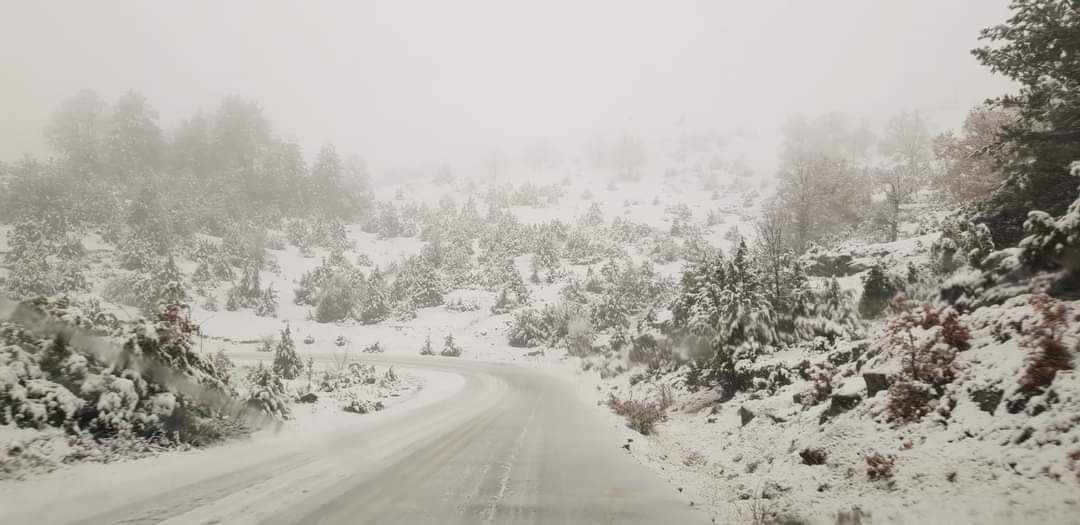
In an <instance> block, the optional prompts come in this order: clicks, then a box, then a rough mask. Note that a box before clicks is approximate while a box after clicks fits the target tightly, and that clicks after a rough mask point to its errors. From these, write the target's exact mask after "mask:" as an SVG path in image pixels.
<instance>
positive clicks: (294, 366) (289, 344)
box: [271, 326, 304, 379]
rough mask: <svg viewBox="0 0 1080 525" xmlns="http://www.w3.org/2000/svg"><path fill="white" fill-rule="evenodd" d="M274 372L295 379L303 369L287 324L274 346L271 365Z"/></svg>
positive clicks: (285, 377)
mask: <svg viewBox="0 0 1080 525" xmlns="http://www.w3.org/2000/svg"><path fill="white" fill-rule="evenodd" d="M271 369H272V370H273V372H274V374H276V375H278V376H281V377H282V378H284V379H296V378H297V377H300V373H301V372H303V370H304V363H303V361H301V360H300V356H299V355H298V354H297V353H296V343H294V342H293V339H292V331H291V330H290V329H289V327H288V326H286V327H285V329H284V330H282V331H281V340H279V341H278V344H277V346H276V347H275V348H274V362H273V365H271Z"/></svg>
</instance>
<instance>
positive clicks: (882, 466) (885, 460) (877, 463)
mask: <svg viewBox="0 0 1080 525" xmlns="http://www.w3.org/2000/svg"><path fill="white" fill-rule="evenodd" d="M895 470H896V457H895V456H886V455H884V454H881V453H878V452H874V453H872V454H867V455H866V475H867V477H869V478H870V480H871V481H877V480H879V479H889V478H891V477H893V474H894V471H895Z"/></svg>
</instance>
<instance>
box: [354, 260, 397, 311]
mask: <svg viewBox="0 0 1080 525" xmlns="http://www.w3.org/2000/svg"><path fill="white" fill-rule="evenodd" d="M365 291H366V293H364V295H363V296H362V297H361V298H360V305H359V308H360V322H361V323H364V324H373V323H377V322H379V321H382V320H384V319H387V318H388V317H389V316H390V313H391V304H390V289H389V286H388V285H387V283H386V280H385V279H384V278H383V275H382V272H380V271H379V269H378V268H374V269H372V270H371V275H369V276H368V280H367V286H366V287H365Z"/></svg>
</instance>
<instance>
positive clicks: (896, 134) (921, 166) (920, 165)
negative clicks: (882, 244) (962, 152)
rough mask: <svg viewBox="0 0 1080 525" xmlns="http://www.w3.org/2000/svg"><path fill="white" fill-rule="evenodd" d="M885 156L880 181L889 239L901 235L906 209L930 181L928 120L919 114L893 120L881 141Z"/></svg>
mask: <svg viewBox="0 0 1080 525" xmlns="http://www.w3.org/2000/svg"><path fill="white" fill-rule="evenodd" d="M881 153H882V154H884V155H885V156H886V157H887V159H888V163H887V164H886V165H885V166H884V167H882V168H881V169H879V170H878V174H877V178H878V183H879V185H880V187H881V190H882V191H883V193H884V194H885V210H884V214H883V217H882V219H883V222H884V223H885V226H886V228H887V230H886V231H887V234H888V239H889V240H890V241H895V240H897V238H898V237H899V234H900V222H901V220H902V219H903V217H902V212H903V206H905V205H906V204H908V203H909V202H911V200H912V198H913V197H914V195H915V193H916V192H918V191H919V189H920V188H922V187H923V185H925V184H926V183H927V182H929V180H930V173H931V171H930V170H931V161H932V159H933V152H932V150H931V142H930V131H929V129H928V128H927V124H926V120H925V119H924V118H923V117H922V115H920V114H919V113H918V112H916V111H905V112H902V113H900V114H898V115H896V116H894V117H893V118H892V119H890V120H889V123H888V125H887V126H886V128H885V135H884V136H883V137H882V141H881Z"/></svg>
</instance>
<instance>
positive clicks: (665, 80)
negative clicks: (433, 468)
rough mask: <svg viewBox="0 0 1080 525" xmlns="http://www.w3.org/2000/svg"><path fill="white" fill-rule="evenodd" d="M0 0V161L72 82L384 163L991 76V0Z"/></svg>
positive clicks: (943, 87)
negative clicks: (233, 110)
mask: <svg viewBox="0 0 1080 525" xmlns="http://www.w3.org/2000/svg"><path fill="white" fill-rule="evenodd" d="M0 4H4V5H3V7H2V8H0V12H2V15H0V73H2V75H3V76H2V81H0V158H2V159H11V158H14V157H16V156H18V155H19V154H21V153H22V152H25V151H35V152H40V151H41V148H42V146H41V127H42V125H43V123H44V121H45V120H46V118H47V116H48V114H49V112H50V111H51V110H52V109H53V108H55V107H56V105H57V104H58V103H59V102H60V101H61V100H62V99H64V98H65V97H67V96H70V95H71V94H73V93H74V92H76V91H77V90H79V89H81V88H91V89H95V90H97V91H99V92H100V93H101V94H102V95H103V96H105V97H106V98H109V99H112V98H115V97H116V96H117V95H119V94H120V93H122V92H123V91H125V90H127V89H135V90H137V91H140V92H142V93H143V94H144V95H146V96H147V97H148V98H149V99H150V100H151V102H152V103H153V104H154V105H155V107H157V109H158V110H159V111H160V112H161V114H162V117H163V123H164V124H166V125H171V124H173V123H174V122H175V121H176V120H177V119H178V118H179V117H182V116H185V115H187V114H189V113H191V112H192V111H194V110H195V109H197V108H199V107H205V108H208V109H213V107H215V106H216V104H217V102H218V100H220V98H221V97H222V96H224V95H226V94H231V93H238V94H243V95H246V96H250V97H253V98H256V99H258V100H259V101H261V102H262V104H263V106H264V107H265V108H266V110H267V112H268V113H269V115H270V116H271V118H272V119H273V121H274V123H275V125H276V127H277V129H278V130H279V131H282V132H285V133H286V134H288V135H290V136H293V137H295V138H296V139H298V140H300V141H301V143H302V144H304V146H305V147H306V148H308V149H312V148H314V147H316V146H317V145H318V144H320V143H322V142H324V141H332V142H335V143H336V144H337V145H338V149H339V151H343V152H349V153H359V154H361V155H362V156H364V157H365V158H367V159H368V160H369V161H370V162H372V163H373V164H374V165H375V166H376V167H380V166H381V167H385V166H392V165H399V164H409V163H419V162H433V161H438V160H441V159H451V160H460V159H466V158H475V157H476V156H479V155H481V154H483V153H484V152H487V151H490V150H492V149H493V148H496V147H498V148H501V149H503V150H504V151H507V152H509V153H514V152H516V151H517V149H518V148H519V147H520V145H521V144H522V143H525V142H527V141H530V140H532V139H535V138H543V137H547V138H551V139H554V140H555V141H557V142H560V143H570V144H576V143H579V142H580V141H581V140H583V139H584V138H585V137H587V136H589V135H591V134H593V132H594V131H597V130H615V129H627V128H629V129H636V130H640V131H642V132H646V133H656V131H657V130H659V129H661V128H666V127H669V126H671V124H672V123H673V122H674V121H675V120H677V119H678V118H679V117H680V116H683V115H687V116H689V117H690V118H691V120H692V121H693V122H694V123H696V124H700V125H707V126H715V127H720V128H728V127H732V126H734V125H737V124H739V123H749V124H751V125H753V126H754V127H756V128H758V129H760V130H762V131H763V132H764V134H765V135H768V134H769V133H770V130H771V129H773V128H774V127H775V126H776V125H777V124H779V122H780V121H781V120H782V119H783V118H784V116H785V115H786V114H788V113H791V112H800V111H801V112H804V113H819V112H822V111H827V110H843V111H847V112H850V113H854V114H862V115H867V116H870V117H872V118H877V119H881V118H884V117H885V116H887V114H889V113H891V112H894V111H897V110H900V109H906V108H920V109H922V110H924V111H927V112H929V113H930V114H931V116H933V117H935V118H936V119H937V120H939V121H940V122H942V123H945V124H949V125H953V124H954V123H955V122H958V119H959V118H961V117H962V115H963V114H964V113H965V112H966V111H967V109H968V108H969V107H970V106H971V105H972V104H974V103H977V102H979V101H981V100H982V99H984V98H987V97H989V96H994V95H997V94H1000V93H1002V92H1003V91H1005V90H1006V89H1007V86H1008V84H1007V83H1005V81H1003V80H1001V79H999V78H995V77H992V76H991V75H990V73H989V72H988V71H987V70H985V69H983V68H982V67H980V66H979V65H978V64H977V63H976V62H975V60H974V59H973V58H972V57H971V56H970V55H969V53H968V50H969V49H971V48H972V47H974V46H975V45H976V44H977V42H976V37H977V34H978V30H979V29H980V28H981V27H984V26H986V25H989V24H993V23H997V22H1000V21H1002V20H1004V19H1005V18H1006V16H1007V10H1006V6H1005V4H1006V2H1005V1H1004V0H1001V1H1000V2H996V1H992V0H917V1H912V0H909V1H903V2H886V1H868V0H845V1H839V0H837V1H825V0H823V1H813V2H811V1H775V2H765V1H762V2H747V1H731V2H727V1H714V2H689V1H686V2H680V1H655V2H631V1H584V0H579V1H573V0H545V1H535V2H513V1H505V0H502V1H500V0H461V1H447V2H436V1H432V2H409V1H403V0H390V1H367V2H363V1H354V2H316V1H310V2H272V1H254V0H252V1H229V2H215V1H205V2H203V1H199V2H195V1H184V2H145V1H101V2H81V1H70V2H59V1H58V2H32V1H31V2H22V1H18V0H0ZM219 4H223V5H219Z"/></svg>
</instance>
